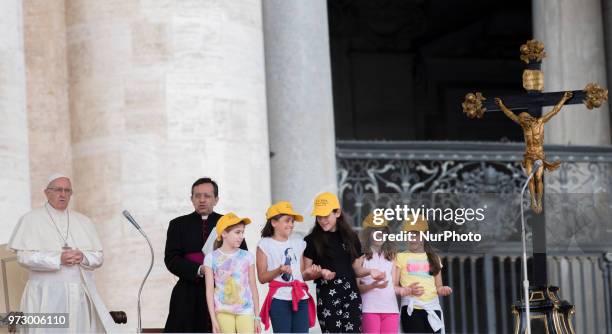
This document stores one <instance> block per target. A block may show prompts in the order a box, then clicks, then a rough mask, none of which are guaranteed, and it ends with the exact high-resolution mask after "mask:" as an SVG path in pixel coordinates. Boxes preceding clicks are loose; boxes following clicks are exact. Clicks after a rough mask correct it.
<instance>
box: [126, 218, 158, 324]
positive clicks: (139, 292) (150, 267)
mask: <svg viewBox="0 0 612 334" xmlns="http://www.w3.org/2000/svg"><path fill="white" fill-rule="evenodd" d="M123 216H124V217H125V218H126V219H127V220H128V221H129V222H130V223H131V224H132V225H134V227H135V228H136V229H137V230H138V232H140V234H142V236H143V237H144V238H145V239H146V240H147V243H148V244H149V249H150V250H151V264H149V270H147V274H146V275H145V277H144V279H143V280H142V283H141V284H140V289H139V290H138V333H142V315H141V313H140V296H141V294H142V288H143V287H144V284H145V282H146V281H147V278H148V277H149V274H150V273H151V270H152V269H153V262H154V260H155V254H154V253H153V246H152V245H151V241H149V238H148V237H147V235H146V234H145V233H144V231H143V230H142V228H140V225H138V223H137V222H136V220H135V219H134V217H132V215H131V214H130V213H129V212H128V210H123Z"/></svg>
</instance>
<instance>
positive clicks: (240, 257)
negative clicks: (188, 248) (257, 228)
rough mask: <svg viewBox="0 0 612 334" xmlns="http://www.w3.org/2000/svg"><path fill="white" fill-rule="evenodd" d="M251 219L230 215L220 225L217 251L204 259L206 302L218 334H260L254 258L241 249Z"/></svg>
mask: <svg viewBox="0 0 612 334" xmlns="http://www.w3.org/2000/svg"><path fill="white" fill-rule="evenodd" d="M250 223H251V220H250V219H249V218H239V217H238V216H236V215H235V214H234V213H233V212H230V213H228V214H226V215H224V216H223V217H221V218H219V221H218V222H217V226H216V230H217V240H216V242H215V250H214V251H213V252H212V253H210V254H208V255H206V257H204V270H205V274H204V277H206V301H207V303H208V312H209V313H210V319H211V322H212V327H213V332H215V333H253V332H256V333H259V332H261V326H260V324H259V320H260V319H259V317H258V316H255V314H257V311H258V310H259V295H258V294H257V284H256V282H255V258H254V256H253V255H252V254H251V253H249V252H248V251H245V250H243V249H240V245H241V244H242V241H243V240H244V228H245V226H246V225H248V224H250Z"/></svg>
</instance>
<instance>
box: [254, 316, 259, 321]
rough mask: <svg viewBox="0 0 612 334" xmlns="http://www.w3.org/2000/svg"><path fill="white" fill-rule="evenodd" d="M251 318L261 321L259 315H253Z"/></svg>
mask: <svg viewBox="0 0 612 334" xmlns="http://www.w3.org/2000/svg"><path fill="white" fill-rule="evenodd" d="M253 320H257V321H261V317H259V316H255V317H253Z"/></svg>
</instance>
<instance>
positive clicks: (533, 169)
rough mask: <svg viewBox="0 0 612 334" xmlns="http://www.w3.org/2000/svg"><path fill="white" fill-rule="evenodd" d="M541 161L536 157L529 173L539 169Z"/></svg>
mask: <svg viewBox="0 0 612 334" xmlns="http://www.w3.org/2000/svg"><path fill="white" fill-rule="evenodd" d="M542 165H543V163H542V160H540V159H538V160H536V161H535V162H534V163H533V168H532V169H531V174H535V172H537V171H538V169H540V167H542Z"/></svg>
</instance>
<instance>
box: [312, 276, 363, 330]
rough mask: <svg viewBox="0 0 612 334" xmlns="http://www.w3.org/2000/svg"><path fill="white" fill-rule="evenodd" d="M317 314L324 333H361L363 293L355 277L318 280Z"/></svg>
mask: <svg viewBox="0 0 612 334" xmlns="http://www.w3.org/2000/svg"><path fill="white" fill-rule="evenodd" d="M317 316H318V318H319V325H320V326H321V332H323V333H361V294H360V293H359V288H358V287H357V283H356V282H355V279H350V278H346V277H336V278H334V279H333V280H323V279H321V280H319V281H317Z"/></svg>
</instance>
